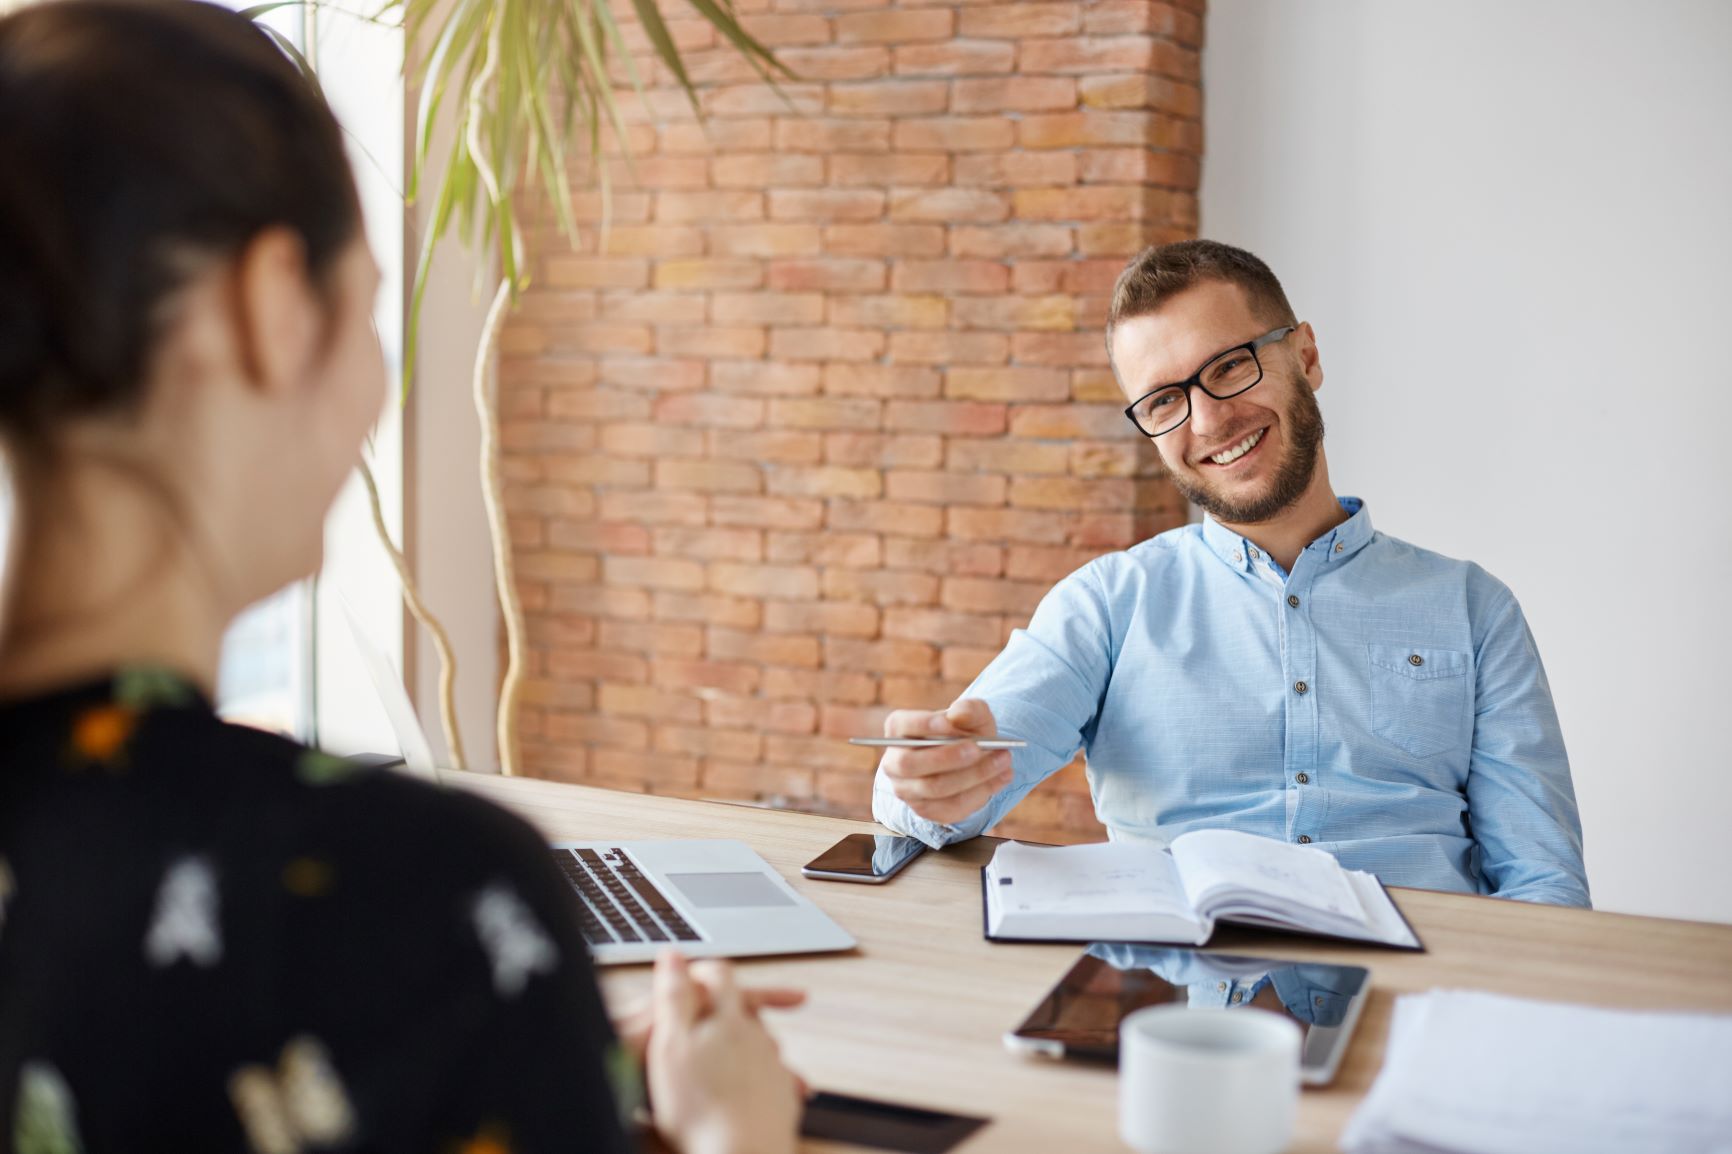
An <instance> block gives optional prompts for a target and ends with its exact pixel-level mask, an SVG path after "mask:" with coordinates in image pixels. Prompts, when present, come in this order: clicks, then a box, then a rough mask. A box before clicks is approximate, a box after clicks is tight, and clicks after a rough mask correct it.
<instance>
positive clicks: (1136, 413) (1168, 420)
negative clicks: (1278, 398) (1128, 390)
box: [1125, 325, 1295, 437]
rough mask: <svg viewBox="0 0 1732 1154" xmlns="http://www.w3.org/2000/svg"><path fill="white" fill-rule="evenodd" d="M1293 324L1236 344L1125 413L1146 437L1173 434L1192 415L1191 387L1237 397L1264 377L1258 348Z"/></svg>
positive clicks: (1283, 334)
mask: <svg viewBox="0 0 1732 1154" xmlns="http://www.w3.org/2000/svg"><path fill="white" fill-rule="evenodd" d="M1294 328H1295V326H1293V325H1284V326H1283V327H1281V328H1278V329H1271V330H1269V331H1268V332H1266V333H1264V334H1263V335H1262V336H1260V337H1258V338H1257V339H1256V340H1254V341H1246V342H1245V343H1244V344H1242V345H1234V346H1233V347H1232V348H1230V349H1228V350H1227V351H1225V352H1222V353H1216V354H1215V355H1214V356H1213V357H1211V358H1209V363H1208V364H1206V365H1204V366H1203V367H1202V368H1200V369H1198V370H1197V371H1196V372H1195V373H1194V374H1192V376H1191V377H1190V378H1189V379H1187V380H1183V381H1180V382H1179V383H1178V384H1176V385H1162V386H1161V387H1160V388H1158V389H1156V390H1155V391H1154V392H1152V393H1148V394H1145V395H1144V396H1142V397H1139V398H1137V400H1136V402H1135V403H1133V404H1132V405H1131V407H1130V408H1128V409H1126V410H1125V416H1127V417H1129V418H1130V419H1131V424H1133V425H1135V426H1136V427H1137V429H1138V431H1140V432H1141V433H1142V434H1143V436H1145V437H1158V436H1160V435H1161V434H1163V433H1170V432H1172V431H1173V430H1174V429H1176V428H1178V427H1179V426H1180V425H1182V424H1184V423H1185V422H1186V421H1187V420H1189V419H1190V416H1191V390H1192V389H1193V388H1198V389H1202V390H1203V391H1204V392H1205V393H1208V394H1209V395H1210V396H1211V397H1214V398H1215V399H1216V400H1217V401H1224V400H1226V399H1227V398H1228V397H1236V396H1238V395H1239V394H1240V393H1242V392H1244V391H1245V390H1246V389H1248V388H1250V387H1251V386H1252V385H1255V384H1256V383H1257V382H1258V381H1260V380H1262V379H1263V365H1262V362H1261V361H1259V360H1258V359H1257V350H1258V349H1260V348H1262V347H1263V346H1265V345H1272V344H1274V343H1275V342H1276V341H1278V340H1281V339H1282V338H1284V337H1286V336H1287V334H1288V333H1290V332H1292V331H1293V330H1294Z"/></svg>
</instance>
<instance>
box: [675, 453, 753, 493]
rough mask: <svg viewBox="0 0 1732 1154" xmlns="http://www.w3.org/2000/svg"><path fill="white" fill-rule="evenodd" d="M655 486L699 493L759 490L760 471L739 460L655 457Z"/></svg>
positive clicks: (751, 491) (750, 491)
mask: <svg viewBox="0 0 1732 1154" xmlns="http://www.w3.org/2000/svg"><path fill="white" fill-rule="evenodd" d="M655 487H656V488H658V489H689V490H692V491H695V492H700V493H761V492H763V490H764V474H763V471H762V470H761V469H759V468H758V467H757V466H756V465H751V464H746V463H745V462H741V461H677V460H676V461H657V462H656V463H655Z"/></svg>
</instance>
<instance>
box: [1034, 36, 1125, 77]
mask: <svg viewBox="0 0 1732 1154" xmlns="http://www.w3.org/2000/svg"><path fill="white" fill-rule="evenodd" d="M1021 50H1022V70H1023V71H1024V72H1027V73H1042V72H1059V73H1074V74H1076V75H1081V76H1092V75H1098V74H1099V73H1102V72H1128V71H1137V70H1142V71H1156V70H1157V68H1156V56H1157V48H1156V44H1155V41H1154V40H1153V39H1152V38H1151V37H1148V36H1136V35H1129V36H1066V37H1063V38H1055V39H1028V40H1024V41H1023V42H1022V45H1021Z"/></svg>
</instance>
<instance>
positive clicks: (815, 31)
mask: <svg viewBox="0 0 1732 1154" xmlns="http://www.w3.org/2000/svg"><path fill="white" fill-rule="evenodd" d="M740 24H741V25H742V26H743V27H744V28H745V30H746V32H747V33H748V34H749V35H750V36H751V37H752V39H754V40H756V41H757V42H758V43H759V44H762V45H764V46H765V47H767V48H780V47H784V46H787V45H794V44H828V43H829V42H830V22H829V21H828V20H826V19H824V17H822V16H819V15H816V14H814V13H807V12H779V13H776V14H774V15H771V14H768V13H754V14H752V15H749V16H744V17H742V18H741V20H740Z"/></svg>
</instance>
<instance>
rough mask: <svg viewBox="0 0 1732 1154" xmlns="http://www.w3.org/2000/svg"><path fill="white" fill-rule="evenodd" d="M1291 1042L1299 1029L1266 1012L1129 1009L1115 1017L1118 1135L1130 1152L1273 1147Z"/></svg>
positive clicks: (1286, 1106) (1291, 1102)
mask: <svg viewBox="0 0 1732 1154" xmlns="http://www.w3.org/2000/svg"><path fill="white" fill-rule="evenodd" d="M1299 1046H1300V1033H1299V1027H1298V1026H1297V1025H1295V1024H1294V1023H1293V1022H1292V1021H1290V1020H1289V1019H1287V1018H1283V1017H1281V1016H1280V1015H1278V1014H1275V1013H1273V1012H1272V1011H1269V1010H1263V1009H1252V1008H1250V1007H1246V1008H1243V1009H1191V1008H1189V1007H1187V1006H1184V1005H1163V1006H1150V1007H1148V1008H1147V1009H1143V1010H1138V1011H1137V1012H1136V1013H1134V1014H1132V1015H1130V1016H1129V1017H1128V1018H1126V1019H1125V1020H1124V1021H1123V1022H1120V1023H1119V1136H1120V1137H1122V1138H1123V1139H1124V1140H1125V1142H1126V1143H1128V1144H1129V1145H1130V1147H1131V1149H1133V1150H1136V1151H1138V1152H1139V1154H1279V1152H1280V1151H1282V1150H1285V1149H1286V1148H1287V1144H1288V1143H1289V1142H1290V1141H1292V1138H1293V1116H1294V1114H1295V1113H1296V1112H1297V1110H1298V1108H1299Z"/></svg>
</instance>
